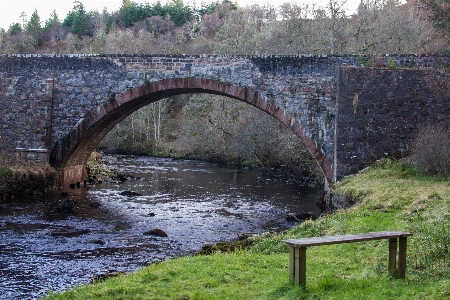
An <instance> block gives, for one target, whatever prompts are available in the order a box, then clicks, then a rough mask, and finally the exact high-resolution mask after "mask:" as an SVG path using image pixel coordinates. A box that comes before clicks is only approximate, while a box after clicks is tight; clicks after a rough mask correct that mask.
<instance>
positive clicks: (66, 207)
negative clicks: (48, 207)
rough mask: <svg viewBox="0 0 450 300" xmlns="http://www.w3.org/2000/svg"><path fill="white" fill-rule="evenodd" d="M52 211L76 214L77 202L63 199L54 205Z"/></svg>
mask: <svg viewBox="0 0 450 300" xmlns="http://www.w3.org/2000/svg"><path fill="white" fill-rule="evenodd" d="M52 211H57V212H62V213H67V214H76V213H77V212H78V207H77V203H76V202H75V201H73V200H72V199H64V200H63V201H62V202H61V203H60V204H58V205H56V206H55V207H54V208H53V209H52Z"/></svg>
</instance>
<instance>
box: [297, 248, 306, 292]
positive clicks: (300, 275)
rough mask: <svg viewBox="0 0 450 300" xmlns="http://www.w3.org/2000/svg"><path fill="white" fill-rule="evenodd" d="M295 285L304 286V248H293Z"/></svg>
mask: <svg viewBox="0 0 450 300" xmlns="http://www.w3.org/2000/svg"><path fill="white" fill-rule="evenodd" d="M295 283H296V284H297V285H301V286H305V285H306V247H300V248H295Z"/></svg>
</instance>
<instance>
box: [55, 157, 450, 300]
mask: <svg viewBox="0 0 450 300" xmlns="http://www.w3.org/2000/svg"><path fill="white" fill-rule="evenodd" d="M334 190H335V192H337V193H339V194H341V195H344V196H346V197H351V198H352V199H354V200H355V201H356V202H357V203H356V205H355V206H353V207H352V208H350V209H348V210H345V211H344V210H342V211H338V212H336V213H335V214H332V215H327V216H326V217H323V218H320V219H318V220H316V221H306V222H304V223H302V224H301V225H299V226H297V227H295V228H293V229H291V230H289V231H287V232H285V233H283V234H281V235H276V236H262V237H259V238H258V241H257V243H256V245H255V246H254V247H253V248H251V249H250V250H240V251H236V252H232V253H215V254H212V255H200V256H192V257H180V258H177V259H172V260H168V261H164V262H161V263H157V264H152V265H150V266H148V267H146V268H143V269H141V270H140V271H138V272H135V273H132V274H128V275H122V276H119V277H116V278H112V279H110V280H106V281H103V282H99V283H96V284H93V285H87V286H82V287H78V288H75V289H73V290H70V291H67V292H65V293H62V294H52V295H49V296H48V297H47V299H105V298H107V299H299V298H300V299H361V298H364V299H394V298H395V299H442V298H448V297H450V279H449V278H448V274H449V273H450V225H449V221H450V186H449V181H448V179H447V180H443V179H436V178H432V177H427V176H424V175H422V174H420V173H418V172H417V171H415V170H414V169H412V168H410V167H408V166H405V165H403V164H401V163H397V162H392V161H389V160H386V161H383V162H380V163H377V164H375V165H373V166H372V167H370V168H368V169H366V170H364V171H363V172H362V173H360V174H359V175H357V176H352V177H348V178H346V179H344V180H343V181H342V182H340V183H339V184H337V185H336V186H335V187H334ZM383 230H402V231H411V232H412V233H413V234H414V235H413V236H412V237H411V238H409V239H408V254H407V273H406V279H405V280H402V279H396V278H392V277H389V276H388V271H387V244H386V241H370V242H364V243H352V244H341V245H330V246H321V247H312V248H310V249H308V262H307V276H308V286H307V288H306V289H303V288H300V287H296V286H294V285H293V284H292V283H291V282H289V277H288V253H287V251H288V248H287V247H286V246H285V245H284V243H282V242H281V240H283V239H286V238H298V237H309V236H320V235H337V234H346V233H359V232H368V231H383ZM243 287H245V288H243Z"/></svg>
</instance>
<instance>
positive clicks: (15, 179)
mask: <svg viewBox="0 0 450 300" xmlns="http://www.w3.org/2000/svg"><path fill="white" fill-rule="evenodd" d="M57 180H58V172H57V171H56V170H55V169H53V168H52V167H50V166H48V165H47V166H34V165H28V164H25V163H24V164H23V165H16V166H11V167H9V166H8V167H7V166H0V195H11V194H43V193H47V192H50V191H53V190H54V189H55V188H56V184H57Z"/></svg>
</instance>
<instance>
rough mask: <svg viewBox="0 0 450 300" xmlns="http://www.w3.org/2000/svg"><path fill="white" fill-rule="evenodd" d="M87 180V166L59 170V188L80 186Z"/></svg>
mask: <svg viewBox="0 0 450 300" xmlns="http://www.w3.org/2000/svg"><path fill="white" fill-rule="evenodd" d="M86 179H87V170H86V166H85V165H78V166H68V167H63V168H61V169H60V170H59V187H60V188H68V187H70V186H73V185H80V184H81V183H82V182H84V181H85V180H86Z"/></svg>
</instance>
